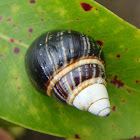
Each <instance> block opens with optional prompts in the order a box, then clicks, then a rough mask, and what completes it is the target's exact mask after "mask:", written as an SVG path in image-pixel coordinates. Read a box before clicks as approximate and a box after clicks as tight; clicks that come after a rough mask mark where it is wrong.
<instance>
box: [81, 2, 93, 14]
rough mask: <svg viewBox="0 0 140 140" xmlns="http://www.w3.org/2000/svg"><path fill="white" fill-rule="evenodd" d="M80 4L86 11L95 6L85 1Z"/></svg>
mask: <svg viewBox="0 0 140 140" xmlns="http://www.w3.org/2000/svg"><path fill="white" fill-rule="evenodd" d="M80 4H81V7H82V8H83V10H84V11H86V12H88V11H91V9H92V8H93V6H91V5H90V4H88V3H85V2H82V3H80Z"/></svg>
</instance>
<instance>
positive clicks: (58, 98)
mask: <svg viewBox="0 0 140 140" xmlns="http://www.w3.org/2000/svg"><path fill="white" fill-rule="evenodd" d="M51 93H52V97H53V98H55V99H56V100H57V101H59V102H62V103H66V100H65V99H63V98H61V97H60V96H59V95H58V94H57V93H56V92H55V90H54V89H52V92H51Z"/></svg>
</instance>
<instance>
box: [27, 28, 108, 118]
mask: <svg viewBox="0 0 140 140" xmlns="http://www.w3.org/2000/svg"><path fill="white" fill-rule="evenodd" d="M25 67H26V71H27V74H28V76H29V79H30V81H31V83H32V84H33V86H34V87H35V88H36V89H37V90H39V91H40V92H43V93H46V94H47V95H48V96H50V97H53V98H55V99H56V100H58V101H59V102H61V103H65V104H68V105H73V106H75V107H76V108H78V109H80V110H87V111H89V112H90V113H92V114H95V115H98V116H101V117H104V116H108V115H109V114H110V102H109V97H108V93H107V89H106V86H107V81H106V76H105V61H104V55H103V52H102V50H101V47H100V45H99V44H98V43H97V42H96V41H95V40H94V39H92V38H91V37H89V36H87V35H85V34H83V33H80V32H76V31H70V30H67V31H51V32H47V33H44V34H43V35H41V36H39V37H38V38H37V39H36V40H35V41H34V42H33V43H32V44H31V45H30V47H29V49H28V50H27V52H26V56H25Z"/></svg>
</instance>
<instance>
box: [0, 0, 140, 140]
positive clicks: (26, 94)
mask: <svg viewBox="0 0 140 140" xmlns="http://www.w3.org/2000/svg"><path fill="white" fill-rule="evenodd" d="M82 2H85V3H88V4H89V5H90V6H91V10H89V9H88V6H86V7H85V8H87V9H85V10H86V11H85V10H84V8H82V6H81V3H82ZM88 10H89V11H88ZM55 29H61V30H63V29H65V30H67V29H72V30H76V31H81V32H83V33H85V34H88V35H90V36H91V37H93V38H94V39H95V40H98V41H99V42H100V43H101V44H102V43H103V44H102V49H103V51H104V55H105V58H106V75H107V78H108V92H109V96H110V102H111V106H112V112H111V115H110V116H109V117H106V118H100V117H98V116H94V115H92V114H90V113H88V112H84V111H80V110H78V109H76V108H74V107H72V106H66V105H62V104H60V103H58V102H56V101H55V100H54V99H52V98H49V97H47V96H44V95H41V94H39V93H37V91H35V89H34V88H33V87H32V86H31V85H30V82H29V80H28V77H27V75H26V72H25V68H24V57H25V52H26V50H27V48H28V46H29V45H30V44H31V42H32V41H33V40H34V39H35V38H36V37H38V36H39V35H41V34H42V33H44V32H46V31H49V30H55ZM139 48H140V30H139V29H137V28H135V27H133V26H131V25H130V24H128V23H127V22H125V21H124V20H122V19H120V18H119V17H117V16H116V15H114V14H113V13H111V12H110V11H108V10H107V9H105V8H104V7H102V6H101V5H99V4H98V3H96V2H94V1H91V0H84V1H83V0H69V1H67V0H61V1H60V0H13V1H9V0H1V3H0V117H1V118H3V119H5V120H8V121H10V122H13V123H15V124H18V125H21V126H24V127H26V128H29V129H32V130H36V131H40V132H43V133H48V134H52V135H57V136H62V137H68V138H75V137H78V138H81V139H123V138H133V137H138V136H140V127H139V126H140V119H139V116H140V111H139V106H140V74H139V71H140V49H139Z"/></svg>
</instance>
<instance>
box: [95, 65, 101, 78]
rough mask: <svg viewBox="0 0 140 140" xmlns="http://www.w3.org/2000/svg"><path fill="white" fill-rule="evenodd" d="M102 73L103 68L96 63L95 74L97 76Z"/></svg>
mask: <svg viewBox="0 0 140 140" xmlns="http://www.w3.org/2000/svg"><path fill="white" fill-rule="evenodd" d="M100 73H101V69H100V67H99V66H98V65H96V74H95V77H99V75H100Z"/></svg>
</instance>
